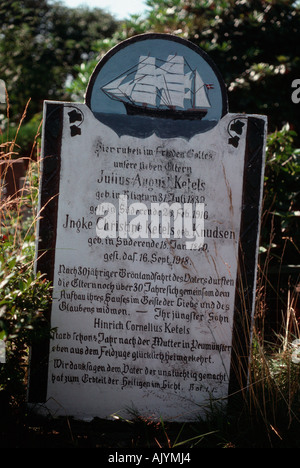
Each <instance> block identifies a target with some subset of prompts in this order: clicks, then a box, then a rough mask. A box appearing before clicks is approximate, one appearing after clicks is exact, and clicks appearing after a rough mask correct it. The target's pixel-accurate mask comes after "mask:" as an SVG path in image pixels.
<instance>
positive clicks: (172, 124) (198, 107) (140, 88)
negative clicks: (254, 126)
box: [86, 34, 228, 138]
mask: <svg viewBox="0 0 300 468" xmlns="http://www.w3.org/2000/svg"><path fill="white" fill-rule="evenodd" d="M86 104H87V106H88V107H89V108H90V109H91V111H92V112H93V114H94V116H95V117H96V118H97V119H98V120H99V121H101V122H102V123H104V124H106V125H108V126H109V127H111V128H113V129H114V130H115V131H116V132H117V133H118V134H124V133H126V134H132V135H134V136H140V137H141V136H144V137H146V136H149V135H150V134H151V133H157V134H160V136H161V137H168V138H169V137H172V136H176V135H177V136H179V135H180V136H185V137H188V138H189V137H191V136H192V135H194V134H195V133H202V132H205V131H207V130H209V129H211V128H212V127H214V126H215V125H216V124H217V123H218V121H219V120H220V119H221V118H222V117H223V116H224V115H225V114H226V113H227V112H228V107H227V93H226V89H225V85H224V83H223V80H222V78H221V76H220V73H219V71H218V70H217V68H216V66H215V64H214V63H213V62H212V60H211V59H210V58H209V56H208V55H207V54H206V53H205V52H203V51H202V50H201V49H199V48H198V47H196V46H195V45H194V44H192V43H191V42H189V41H186V40H184V39H181V38H178V37H176V36H172V35H168V34H143V35H139V36H135V37H133V38H131V39H128V40H127V41H124V42H122V43H121V44H120V45H118V46H116V47H115V48H113V49H112V50H111V51H110V52H109V53H108V54H107V55H105V57H104V58H103V59H102V60H101V61H100V62H99V63H98V65H97V67H96V68H95V70H94V72H93V74H92V76H91V79H90V82H89V85H88V88H87V92H86ZM116 116H118V118H117V119H116Z"/></svg>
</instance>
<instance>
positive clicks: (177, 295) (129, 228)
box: [29, 35, 266, 421]
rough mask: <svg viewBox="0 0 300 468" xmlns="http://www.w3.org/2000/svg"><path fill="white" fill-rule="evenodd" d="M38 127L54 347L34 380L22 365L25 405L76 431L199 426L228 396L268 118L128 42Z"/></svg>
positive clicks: (179, 60)
mask: <svg viewBox="0 0 300 468" xmlns="http://www.w3.org/2000/svg"><path fill="white" fill-rule="evenodd" d="M186 63H188V65H186ZM128 70H129V73H128ZM154 92H155V95H153V93H154ZM198 92H199V94H201V96H198V95H197V94H198ZM200 92H201V93H200ZM182 93H183V94H182ZM188 99H190V102H189V103H186V101H187V100H188ZM167 100H168V102H167ZM166 102H167V103H166ZM191 103H192V104H191ZM44 112H45V114H44V143H43V151H44V153H43V157H44V160H43V168H42V173H43V178H42V182H41V206H43V203H44V202H45V201H47V200H48V202H49V203H50V201H51V202H52V206H50V207H48V209H47V211H46V213H45V214H44V217H43V212H42V219H41V221H40V226H39V238H40V243H39V244H38V248H39V253H41V252H42V251H43V250H44V249H45V250H46V253H45V254H44V256H42V257H41V258H40V260H39V261H38V268H39V269H41V270H42V271H43V270H44V271H47V273H48V277H49V278H50V279H51V280H52V281H53V301H52V305H51V310H50V311H49V320H50V323H51V327H53V328H54V330H55V331H54V334H53V339H51V340H50V343H46V344H45V348H44V351H45V355H46V365H45V366H44V368H43V370H42V374H39V368H38V366H37V365H36V363H35V360H34V359H35V357H34V356H35V354H34V349H33V364H34V365H33V366H32V367H33V370H32V371H31V384H30V387H29V396H30V398H29V400H30V401H33V402H35V403H41V404H42V405H41V406H42V407H46V408H47V410H50V411H51V412H52V413H53V414H55V415H65V414H68V415H72V416H74V417H77V418H79V419H89V418H93V417H100V418H109V417H110V416H111V415H113V414H115V413H117V414H122V415H124V414H127V413H126V412H127V411H128V410H130V409H132V410H136V411H137V412H139V413H140V414H141V415H143V416H147V417H154V418H159V417H162V418H163V419H164V420H175V421H188V420H193V419H196V418H197V417H198V415H199V414H200V415H202V416H203V415H204V414H205V412H206V411H207V408H208V407H209V406H210V402H211V401H215V402H216V401H220V402H223V403H224V402H226V399H227V396H228V394H229V392H230V389H231V380H232V381H233V380H234V377H233V359H234V356H236V355H237V354H238V352H237V350H234V349H233V346H234V334H235V328H236V320H237V319H236V317H237V311H236V309H237V304H238V303H239V301H238V299H237V295H238V294H239V295H240V294H241V291H240V288H239V286H238V283H239V280H238V277H239V270H240V268H239V266H240V265H241V255H242V254H241V249H240V246H241V234H242V232H241V230H244V225H245V223H248V224H249V223H250V225H251V226H252V229H253V230H252V231H251V232H252V234H251V236H250V237H251V238H250V241H249V251H248V254H250V255H251V258H250V263H251V262H252V263H251V265H252V266H251V268H250V270H251V272H252V276H251V278H250V280H249V281H250V285H248V289H249V288H250V291H248V296H249V301H250V302H249V304H250V306H249V307H248V308H247V314H248V318H249V320H250V321H251V317H252V314H253V295H254V293H253V288H255V267H256V255H257V239H258V232H259V209H260V200H261V190H262V175H263V169H262V168H263V148H264V143H265V142H264V140H265V131H266V130H265V127H266V122H265V118H264V117H261V116H248V115H245V114H241V115H239V114H230V113H228V112H227V101H226V93H225V88H224V85H223V83H222V79H221V78H220V76H219V74H218V72H217V70H216V68H215V66H214V64H212V63H211V61H210V60H209V58H208V57H207V56H206V55H205V54H204V53H203V52H202V51H200V50H199V49H196V48H195V46H193V45H191V44H190V43H188V42H186V41H183V40H181V39H178V38H174V37H172V36H165V35H144V36H137V38H134V39H132V40H129V41H125V42H124V43H122V44H121V45H119V46H118V47H117V48H115V49H113V50H112V51H111V52H110V53H109V54H108V55H107V56H106V57H105V58H104V59H103V60H102V61H101V62H100V63H99V65H98V67H97V68H96V70H95V72H94V74H93V76H92V78H91V81H90V84H89V87H88V91H87V97H86V103H85V104H78V103H75V104H73V103H53V102H46V103H45V111H44ZM257 127H259V130H257ZM253 128H254V130H253ZM251 135H254V137H255V138H256V139H257V140H258V150H256V149H252V150H251V149H250V150H249V147H250V146H251V143H249V138H250V136H251ZM257 135H258V136H257ZM53 155H54V156H53ZM253 155H254V158H256V160H257V162H256V165H255V164H254V166H255V167H256V169H255V171H256V172H255V174H254V180H255V184H256V188H255V202H254V204H253V203H252V204H250V205H249V206H250V208H249V210H248V211H250V221H249V220H248V221H247V216H245V215H244V214H243V213H244V209H245V200H246V198H247V195H246V194H245V190H248V191H249V189H247V176H246V175H247V174H248V172H249V167H253V164H252V163H250V164H249V157H253ZM53 181H55V183H53ZM55 192H56V193H55ZM56 194H58V195H57V196H55V195H56ZM251 210H252V211H253V213H252V214H251ZM246 211H247V210H246ZM248 218H249V216H248ZM245 219H246V221H244V220H245ZM246 236H247V234H246ZM246 242H248V241H246ZM244 245H247V243H246V244H245V243H244ZM246 256H247V255H246ZM243 259H244V255H243ZM248 338H249V339H250V337H248ZM246 341H247V339H246ZM247 346H249V342H248V343H247ZM247 346H246V347H247ZM235 365H236V362H235ZM41 375H42V382H43V386H42V390H41V388H39V390H36V384H35V382H36V381H37V378H38V377H37V376H41ZM39 379H40V377H39ZM39 382H41V380H39ZM30 392H31V393H30Z"/></svg>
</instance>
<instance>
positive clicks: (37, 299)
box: [0, 237, 50, 403]
mask: <svg viewBox="0 0 300 468" xmlns="http://www.w3.org/2000/svg"><path fill="white" fill-rule="evenodd" d="M33 257H34V242H33V241H29V242H24V243H23V245H22V246H21V247H20V248H16V247H15V245H14V241H13V238H11V237H8V238H4V239H2V242H1V251H0V339H1V340H4V342H5V345H6V359H5V364H4V365H2V369H1V371H0V391H1V390H5V391H6V392H7V393H8V394H9V395H10V396H11V397H12V398H13V399H14V400H15V401H17V402H18V403H20V400H23V399H24V396H25V383H26V373H27V366H28V349H29V346H30V345H31V344H32V343H33V341H34V340H38V339H40V338H42V337H43V336H44V335H45V333H49V328H48V326H47V323H46V321H45V318H44V316H43V312H44V311H45V310H46V308H47V305H48V301H49V298H50V286H49V282H48V281H46V280H45V279H43V278H42V276H41V275H40V274H39V273H37V274H35V273H34V271H33V261H32V259H33Z"/></svg>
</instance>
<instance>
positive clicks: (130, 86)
mask: <svg viewBox="0 0 300 468" xmlns="http://www.w3.org/2000/svg"><path fill="white" fill-rule="evenodd" d="M212 88H213V85H212V84H205V83H204V82H203V80H202V78H201V76H200V74H199V72H198V70H197V69H194V70H193V69H191V67H190V66H189V64H188V63H187V61H186V60H185V58H184V57H182V56H179V55H169V56H168V58H167V60H161V59H158V58H155V57H152V56H150V55H147V56H140V58H139V61H138V64H137V65H136V66H135V67H132V68H130V69H129V70H127V71H126V72H124V73H122V74H121V75H119V76H118V77H117V78H114V79H113V80H112V81H110V82H109V83H107V84H105V85H104V86H102V88H101V89H102V91H103V92H104V93H105V94H106V95H107V96H109V97H110V98H111V99H114V100H117V101H120V102H122V103H123V104H124V106H125V108H126V112H127V114H128V115H143V116H152V117H163V118H175V119H193V120H194V119H202V118H203V117H205V115H206V114H207V112H208V109H209V108H210V107H211V104H210V101H209V99H208V93H207V91H208V89H212Z"/></svg>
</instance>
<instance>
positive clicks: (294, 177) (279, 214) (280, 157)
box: [261, 124, 300, 264]
mask: <svg viewBox="0 0 300 468" xmlns="http://www.w3.org/2000/svg"><path fill="white" fill-rule="evenodd" d="M296 136H297V135H296V133H295V132H294V131H292V130H291V129H290V128H289V125H288V124H287V125H285V126H284V127H283V128H282V129H281V130H279V131H276V132H274V133H271V134H269V135H268V139H267V160H266V168H265V182H264V207H263V210H264V217H263V224H262V244H261V245H262V247H263V249H262V251H267V250H268V249H269V248H271V249H272V252H273V255H274V256H277V257H278V260H279V261H280V262H285V263H287V264H288V263H291V264H294V263H295V260H296V258H297V257H298V256H299V250H298V248H299V246H298V247H297V243H298V241H299V238H300V227H299V218H300V200H299V194H300V190H299V187H300V164H299V162H300V149H297V148H295V144H294V139H295V137H296ZM270 233H271V239H270ZM287 240H288V241H289V242H288V244H287V246H286V247H285V248H284V246H285V245H286V242H287ZM270 242H271V245H270ZM283 251H284V252H283ZM283 255H284V257H283Z"/></svg>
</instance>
